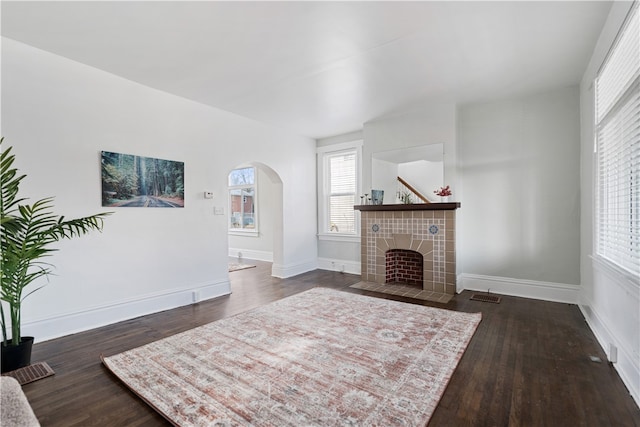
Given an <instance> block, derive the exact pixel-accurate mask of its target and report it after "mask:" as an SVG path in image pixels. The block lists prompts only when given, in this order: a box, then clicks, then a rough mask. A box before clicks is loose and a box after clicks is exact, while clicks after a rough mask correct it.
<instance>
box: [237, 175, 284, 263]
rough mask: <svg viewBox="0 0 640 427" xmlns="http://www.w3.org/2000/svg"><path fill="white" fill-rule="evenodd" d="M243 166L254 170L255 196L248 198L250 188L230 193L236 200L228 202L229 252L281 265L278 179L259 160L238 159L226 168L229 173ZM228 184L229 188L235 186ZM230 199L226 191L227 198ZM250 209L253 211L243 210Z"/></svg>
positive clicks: (238, 256) (281, 246) (281, 236)
mask: <svg viewBox="0 0 640 427" xmlns="http://www.w3.org/2000/svg"><path fill="white" fill-rule="evenodd" d="M244 168H253V169H254V171H255V172H254V179H255V180H254V185H255V189H254V191H255V199H251V197H253V196H252V193H251V191H250V190H247V191H245V192H242V191H237V192H235V193H234V194H236V196H235V197H236V199H237V200H236V201H235V203H233V202H230V203H229V236H228V242H229V256H230V257H234V258H240V259H256V260H260V261H268V262H272V263H273V264H272V265H282V263H283V254H284V249H283V196H282V191H283V190H282V179H281V178H280V176H279V175H278V173H277V172H276V171H275V170H273V169H272V168H271V167H270V166H268V165H265V164H264V163H260V162H247V163H242V164H240V165H238V166H236V167H235V168H233V169H232V170H231V171H229V172H230V174H231V173H233V171H238V170H241V169H244ZM229 188H230V190H233V189H234V188H235V187H229ZM242 195H244V196H242ZM238 196H239V197H240V198H238ZM233 199H234V196H231V193H230V200H233ZM251 209H253V214H247V211H250V210H251ZM272 271H273V268H272Z"/></svg>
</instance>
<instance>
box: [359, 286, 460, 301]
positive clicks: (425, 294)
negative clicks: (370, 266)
mask: <svg viewBox="0 0 640 427" xmlns="http://www.w3.org/2000/svg"><path fill="white" fill-rule="evenodd" d="M350 287H351V288H356V289H364V290H365V291H371V292H380V293H383V294H389V295H398V296H402V297H407V298H414V299H421V300H423V301H432V302H440V303H442V304H446V303H448V302H449V301H451V298H453V295H451V294H444V293H440V292H431V291H425V290H423V289H418V288H416V287H414V286H405V285H399V284H382V283H376V282H358V283H355V284H353V285H351V286H350Z"/></svg>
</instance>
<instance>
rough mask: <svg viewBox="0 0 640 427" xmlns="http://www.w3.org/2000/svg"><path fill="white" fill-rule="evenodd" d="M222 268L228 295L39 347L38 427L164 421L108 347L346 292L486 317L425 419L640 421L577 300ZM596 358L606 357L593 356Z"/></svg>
mask: <svg viewBox="0 0 640 427" xmlns="http://www.w3.org/2000/svg"><path fill="white" fill-rule="evenodd" d="M254 263H255V264H257V267H256V268H251V269H247V270H241V271H234V272H232V273H230V274H229V277H230V279H231V283H232V292H233V293H232V294H231V295H229V296H225V297H220V298H217V299H214V300H210V301H203V302H200V303H198V304H194V305H190V306H186V307H181V308H177V309H174V310H168V311H164V312H161V313H156V314H152V315H149V316H144V317H139V318H136V319H132V320H127V321H124V322H120V323H117V324H114V325H109V326H105V327H103V328H99V329H95V330H91V331H87V332H83V333H78V334H74V335H70V336H67V337H63V338H59V339H55V340H51V341H47V342H43V343H36V344H35V345H34V351H33V360H34V361H46V362H48V363H49V365H50V366H51V368H53V370H54V371H55V372H56V374H55V375H54V376H52V377H49V378H45V379H42V380H39V381H37V382H34V383H31V384H27V385H25V386H24V391H25V393H26V395H27V397H28V399H29V401H30V402H31V404H32V406H33V409H34V412H35V414H36V416H37V417H38V419H39V420H40V422H41V424H42V425H43V426H61V427H62V426H64V427H70V426H82V427H86V426H165V425H169V424H168V423H167V422H166V421H165V420H164V419H163V418H162V417H160V416H159V415H158V414H157V413H156V412H155V411H153V410H152V409H151V408H150V407H149V406H148V405H146V404H145V403H144V402H142V401H141V400H140V399H138V398H137V397H136V396H135V395H133V394H132V393H131V392H130V391H129V390H128V389H126V388H125V387H124V386H123V385H122V384H120V382H119V381H118V380H117V379H115V378H114V377H113V376H112V375H110V374H109V373H108V372H107V371H106V369H105V368H104V367H103V366H102V364H101V363H100V355H101V354H104V355H112V354H116V353H119V352H122V351H125V350H129V349H131V348H134V347H137V346H140V345H144V344H147V343H149V342H152V341H155V340H157V339H160V338H163V337H167V336H171V335H173V334H176V333H179V332H183V331H185V330H188V329H191V328H194V327H196V326H200V325H203V324H206V323H209V322H212V321H215V320H218V319H222V318H225V317H228V316H232V315H234V314H237V313H241V312H243V311H246V310H249V309H251V308H254V307H258V306H261V305H264V304H267V303H269V302H272V301H276V300H278V299H281V298H285V297H287V296H290V295H293V294H296V293H299V292H302V291H305V290H307V289H311V288H313V287H316V286H323V287H331V288H335V289H341V290H344V291H347V292H354V293H359V294H365V295H371V296H376V297H380V298H385V299H394V300H399V301H405V302H410V303H414V304H421V305H429V306H434V307H440V308H447V309H451V310H459V311H465V312H482V314H483V320H482V322H481V323H480V326H479V327H478V330H477V332H476V334H475V336H474V337H473V339H472V340H471V342H470V344H469V347H468V349H467V351H466V353H465V354H464V356H463V358H462V360H461V361H460V364H459V366H458V368H457V370H456V371H455V372H454V374H453V377H452V378H451V381H450V383H449V386H448V387H447V390H446V391H445V394H444V396H443V398H442V400H441V402H440V405H438V408H437V409H436V411H435V413H434V414H433V417H432V419H431V422H430V426H463V425H464V426H538V425H540V426H542V425H544V426H598V427H600V426H640V410H639V409H638V407H637V405H636V404H635V402H634V401H633V399H632V398H631V396H630V395H629V393H628V391H627V390H626V388H625V386H624V384H623V383H622V381H621V380H620V377H619V376H618V375H617V373H616V371H615V370H614V368H613V367H612V366H611V365H610V364H608V363H606V356H605V354H604V353H603V351H602V349H601V348H600V347H599V345H598V343H597V341H596V339H595V337H594V336H593V333H592V332H591V331H590V330H589V328H588V326H587V325H586V323H585V321H584V318H583V317H582V314H581V313H580V310H579V309H578V307H577V306H575V305H569V304H561V303H553V302H546V301H536V300H529V299H524V298H516V297H509V296H503V297H502V301H501V303H500V304H493V303H486V302H479V301H471V300H470V299H469V298H470V297H471V295H472V293H471V292H463V293H462V294H460V295H457V296H456V297H455V298H454V299H453V300H452V301H450V302H449V303H448V304H446V305H443V304H438V303H432V302H428V301H421V300H410V299H407V298H402V297H394V296H392V295H385V294H374V293H371V292H367V291H362V290H357V289H353V288H349V285H351V284H354V283H357V282H358V281H360V276H356V275H350V274H343V273H338V272H329V271H322V270H316V271H313V272H310V273H305V274H303V275H300V276H296V277H294V278H290V279H277V278H274V277H271V276H270V272H271V264H269V263H264V262H253V261H252V264H254ZM590 355H595V356H598V357H600V358H601V359H602V360H603V361H605V362H603V363H594V362H591V361H590V360H589V356H590Z"/></svg>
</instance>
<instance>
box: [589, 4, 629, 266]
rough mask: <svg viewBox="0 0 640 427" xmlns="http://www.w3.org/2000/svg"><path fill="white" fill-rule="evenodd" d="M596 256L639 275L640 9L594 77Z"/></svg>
mask: <svg viewBox="0 0 640 427" xmlns="http://www.w3.org/2000/svg"><path fill="white" fill-rule="evenodd" d="M595 94H596V98H595V104H596V118H595V121H596V126H595V134H596V135H595V137H596V152H597V157H596V159H597V184H596V212H595V214H596V228H597V233H596V254H597V255H598V256H600V257H602V258H604V259H606V260H607V261H609V262H610V263H613V264H614V265H615V266H616V267H619V268H622V269H623V270H624V271H626V272H629V273H631V274H632V275H633V276H635V277H640V12H639V7H638V2H635V3H634V5H633V6H632V9H631V11H630V12H629V16H628V17H627V19H626V21H625V24H624V26H623V28H622V29H621V31H620V33H619V34H618V37H617V38H616V41H615V42H614V44H613V46H612V48H611V51H610V52H609V54H608V55H607V58H606V59H605V62H604V63H603V65H602V67H601V68H600V70H599V72H598V75H597V77H596V81H595Z"/></svg>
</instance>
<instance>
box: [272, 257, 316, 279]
mask: <svg viewBox="0 0 640 427" xmlns="http://www.w3.org/2000/svg"><path fill="white" fill-rule="evenodd" d="M317 268H318V262H317V260H311V261H305V262H301V263H298V264H288V265H283V264H276V263H275V262H274V263H273V265H272V266H271V275H272V276H273V277H277V278H280V279H286V278H288V277H293V276H297V275H298V274H302V273H306V272H308V271H312V270H315V269H317Z"/></svg>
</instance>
